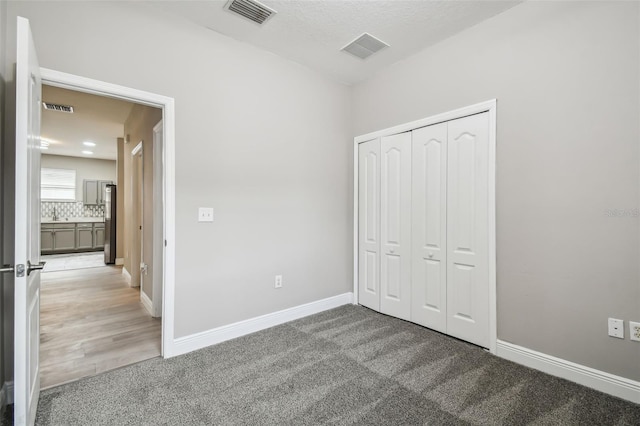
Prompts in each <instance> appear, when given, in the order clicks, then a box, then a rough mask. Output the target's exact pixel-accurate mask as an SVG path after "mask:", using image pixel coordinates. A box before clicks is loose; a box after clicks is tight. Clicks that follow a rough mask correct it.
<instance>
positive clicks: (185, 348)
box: [169, 292, 353, 356]
mask: <svg viewBox="0 0 640 426" xmlns="http://www.w3.org/2000/svg"><path fill="white" fill-rule="evenodd" d="M352 301H353V293H351V292H349V293H344V294H340V295H338V296H333V297H329V298H326V299H322V300H317V301H315V302H311V303H306V304H304V305H300V306H294V307H293V308H289V309H284V310H282V311H278V312H273V313H270V314H266V315H262V316H259V317H255V318H250V319H248V320H244V321H239V322H236V323H233V324H229V325H224V326H222V327H218V328H214V329H211V330H208V331H203V332H201V333H196V334H192V335H190V336H185V337H180V338H177V339H175V340H174V341H173V348H172V351H171V354H170V355H169V356H175V355H182V354H186V353H188V352H192V351H195V350H197V349H202V348H206V347H207V346H211V345H215V344H216V343H221V342H224V341H226V340H231V339H235V338H236V337H240V336H244V335H245V334H250V333H255V332H256V331H260V330H264V329H266V328H270V327H273V326H276V325H280V324H283V323H285V322H289V321H293V320H296V319H299V318H303V317H306V316H309V315H313V314H317V313H320V312H323V311H326V310H329V309H333V308H337V307H338V306H342V305H348V304H350V303H352Z"/></svg>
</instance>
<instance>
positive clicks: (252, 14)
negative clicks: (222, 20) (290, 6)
mask: <svg viewBox="0 0 640 426" xmlns="http://www.w3.org/2000/svg"><path fill="white" fill-rule="evenodd" d="M224 8H225V9H227V10H228V11H229V12H233V13H236V14H238V15H240V16H242V17H243V18H246V19H249V20H250V21H253V22H255V23H257V24H259V25H262V24H264V23H265V22H266V21H267V20H268V19H269V18H271V17H272V16H273V15H275V14H276V13H277V12H276V11H275V10H273V9H271V8H270V7H267V6H265V5H264V4H262V3H260V2H257V1H255V0H229V1H228V2H227V4H226V5H225V6H224Z"/></svg>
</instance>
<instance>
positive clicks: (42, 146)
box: [40, 145, 49, 149]
mask: <svg viewBox="0 0 640 426" xmlns="http://www.w3.org/2000/svg"><path fill="white" fill-rule="evenodd" d="M40 149H49V147H48V146H45V145H41V146H40Z"/></svg>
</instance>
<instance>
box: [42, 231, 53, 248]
mask: <svg viewBox="0 0 640 426" xmlns="http://www.w3.org/2000/svg"><path fill="white" fill-rule="evenodd" d="M40 250H41V251H43V252H44V251H52V250H53V228H49V227H46V226H44V225H43V226H42V228H41V229H40Z"/></svg>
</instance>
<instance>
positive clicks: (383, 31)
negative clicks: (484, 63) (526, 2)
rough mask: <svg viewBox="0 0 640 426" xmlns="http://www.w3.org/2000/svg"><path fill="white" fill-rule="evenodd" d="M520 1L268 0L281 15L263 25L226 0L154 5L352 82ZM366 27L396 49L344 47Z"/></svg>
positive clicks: (266, 3)
mask: <svg viewBox="0 0 640 426" xmlns="http://www.w3.org/2000/svg"><path fill="white" fill-rule="evenodd" d="M520 2H521V1H484V0H475V1H458V0H448V1H432V0H412V1H407V0H386V1H380V0H369V1H363V0H356V1H354V0H342V1H341V0H304V1H303V0H289V1H276V0H263V1H262V3H264V4H265V5H267V6H269V7H271V8H273V9H275V10H276V11H277V12H278V13H277V14H276V15H275V16H274V17H273V18H271V19H269V20H268V21H267V22H266V23H265V24H264V25H262V26H260V25H258V24H256V23H254V22H251V21H249V20H246V19H244V18H242V17H240V16H238V15H236V14H234V13H231V12H228V11H226V10H225V9H224V5H225V3H226V1H221V0H211V1H190V0H182V1H159V2H151V4H153V5H154V6H155V7H158V8H161V9H163V10H165V11H167V12H169V13H172V14H175V15H180V16H182V17H184V18H187V19H188V20H191V21H193V22H194V23H196V24H198V25H202V26H204V27H206V28H209V29H212V30H214V31H217V32H220V33H222V34H226V35H228V36H230V37H233V38H235V39H237V40H241V41H244V42H247V43H250V44H253V45H255V46H258V47H261V48H263V49H266V50H268V51H271V52H273V53H276V54H278V55H280V56H283V57H285V58H288V59H291V60H294V61H296V62H299V63H301V64H304V65H306V66H308V67H310V68H312V69H315V70H318V71H320V72H323V73H326V74H329V75H331V76H332V77H334V78H335V79H337V80H338V81H341V82H344V83H347V84H354V83H358V82H360V81H363V80H365V79H367V78H368V77H370V76H371V75H373V74H375V73H376V72H377V71H379V70H380V69H382V68H384V67H386V66H388V65H391V64H393V63H395V62H397V61H399V60H401V59H404V58H406V57H408V56H410V55H412V54H414V53H417V52H418V51H420V50H422V49H424V48H426V47H428V46H431V45H433V44H435V43H437V42H439V41H441V40H444V39H445V38H447V37H450V36H451V35H453V34H456V33H458V32H460V31H462V30H464V29H466V28H469V27H471V26H473V25H476V24H478V23H479V22H481V21H483V20H485V19H488V18H490V17H492V16H494V15H497V14H499V13H500V12H503V11H505V10H507V9H509V8H511V7H513V6H515V5H517V4H518V3H520ZM364 32H368V33H370V34H372V35H373V36H375V37H377V38H379V39H381V40H382V41H384V42H386V43H388V44H390V45H391V46H390V47H388V48H386V49H383V50H382V51H380V52H378V53H376V54H375V55H373V56H371V57H370V58H368V59H366V60H361V59H359V58H356V57H353V56H351V55H349V54H347V53H344V52H341V51H340V49H341V48H342V47H344V46H345V45H346V44H347V43H349V42H350V41H352V40H353V39H355V38H356V37H358V36H359V35H361V34H362V33H364Z"/></svg>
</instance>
